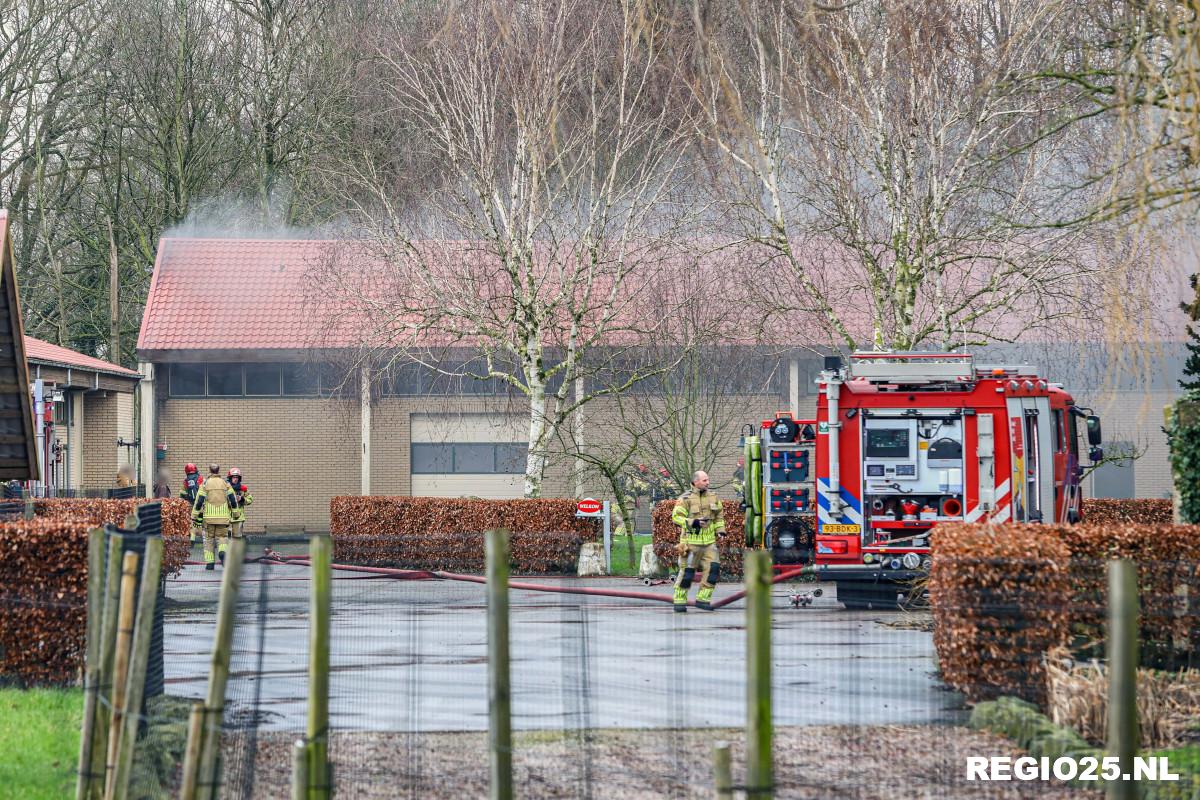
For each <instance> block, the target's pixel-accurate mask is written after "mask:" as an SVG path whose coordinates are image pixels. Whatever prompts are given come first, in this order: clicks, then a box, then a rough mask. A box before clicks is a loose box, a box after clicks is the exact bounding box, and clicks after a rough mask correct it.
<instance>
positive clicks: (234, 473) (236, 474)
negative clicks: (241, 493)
mask: <svg viewBox="0 0 1200 800" xmlns="http://www.w3.org/2000/svg"><path fill="white" fill-rule="evenodd" d="M229 477H230V478H237V479H238V480H241V478H242V471H241V470H240V469H238V468H237V467H230V468H229Z"/></svg>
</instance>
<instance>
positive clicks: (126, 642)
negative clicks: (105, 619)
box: [104, 552, 138, 800]
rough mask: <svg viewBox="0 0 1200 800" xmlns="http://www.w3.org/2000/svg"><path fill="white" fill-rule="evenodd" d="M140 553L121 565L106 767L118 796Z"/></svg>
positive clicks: (109, 788) (109, 792)
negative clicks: (119, 764) (118, 764)
mask: <svg viewBox="0 0 1200 800" xmlns="http://www.w3.org/2000/svg"><path fill="white" fill-rule="evenodd" d="M137 568H138V554H137V553H132V552H130V553H126V554H125V557H124V559H123V565H122V568H121V606H120V612H119V614H118V617H117V646H116V651H115V653H114V655H113V673H112V674H113V679H112V687H113V689H112V722H111V728H110V730H109V733H108V760H107V761H106V762H105V763H106V766H105V770H104V796H105V798H107V799H108V800H114V799H115V798H116V794H114V792H115V791H116V784H115V783H114V781H115V779H116V772H117V751H118V750H119V749H120V747H121V731H122V730H123V728H124V725H125V689H126V685H127V681H128V676H129V650H130V646H131V645H132V643H133V615H134V605H133V603H134V600H133V595H134V592H136V591H137Z"/></svg>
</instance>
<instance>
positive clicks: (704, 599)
mask: <svg viewBox="0 0 1200 800" xmlns="http://www.w3.org/2000/svg"><path fill="white" fill-rule="evenodd" d="M712 595H713V587H711V586H701V587H700V591H698V592H696V608H702V609H704V610H705V611H712V610H713V607H712Z"/></svg>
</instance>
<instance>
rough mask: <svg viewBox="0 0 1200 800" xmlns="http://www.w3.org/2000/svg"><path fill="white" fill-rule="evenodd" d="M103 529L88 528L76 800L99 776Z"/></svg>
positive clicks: (85, 795) (88, 793) (86, 795)
mask: <svg viewBox="0 0 1200 800" xmlns="http://www.w3.org/2000/svg"><path fill="white" fill-rule="evenodd" d="M103 609H104V529H103V528H92V529H91V530H90V531H88V586H87V645H86V650H85V654H84V662H83V725H82V726H81V728H80V731H79V775H78V778H77V780H76V782H75V800H88V798H89V797H91V796H92V785H93V781H94V780H95V778H97V777H99V776H98V775H97V773H94V772H93V771H92V745H93V743H94V742H95V738H96V731H95V728H96V707H97V706H98V705H99V703H98V700H99V693H100V629H101V622H102V620H101V615H102V614H103V613H104V612H103Z"/></svg>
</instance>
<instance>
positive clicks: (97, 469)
mask: <svg viewBox="0 0 1200 800" xmlns="http://www.w3.org/2000/svg"><path fill="white" fill-rule="evenodd" d="M119 397H120V395H119V394H117V393H116V392H104V391H100V392H88V393H86V394H85V395H84V396H83V442H82V445H83V447H82V460H83V476H82V480H81V482H80V487H81V488H84V489H107V488H111V487H113V486H115V485H116V480H117V467H118V466H119V465H118V463H117V430H118V427H119V423H118V418H119V415H120V402H119Z"/></svg>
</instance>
